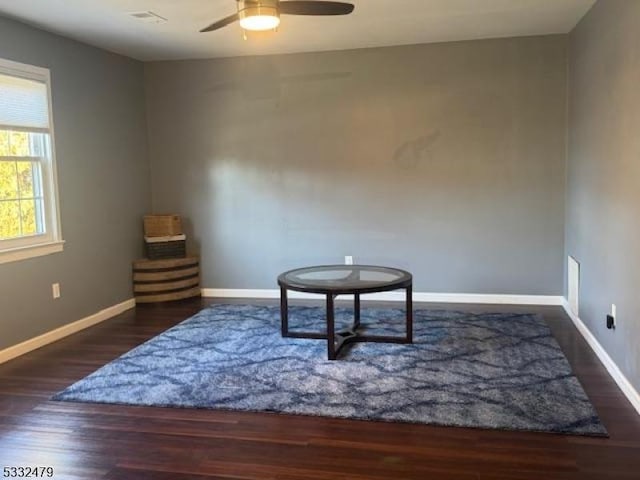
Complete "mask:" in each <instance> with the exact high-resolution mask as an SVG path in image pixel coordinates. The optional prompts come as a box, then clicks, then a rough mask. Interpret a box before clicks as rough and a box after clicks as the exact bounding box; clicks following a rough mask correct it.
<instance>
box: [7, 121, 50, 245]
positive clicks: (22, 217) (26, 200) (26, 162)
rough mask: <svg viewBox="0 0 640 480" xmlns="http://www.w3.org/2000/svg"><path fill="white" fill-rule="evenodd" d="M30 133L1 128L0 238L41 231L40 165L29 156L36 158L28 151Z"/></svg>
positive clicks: (29, 149) (16, 236) (33, 233)
mask: <svg viewBox="0 0 640 480" xmlns="http://www.w3.org/2000/svg"><path fill="white" fill-rule="evenodd" d="M31 135H32V134H29V133H26V132H14V131H8V130H0V240H5V239H11V238H18V237H21V236H27V235H35V234H37V233H40V230H41V228H40V229H39V228H38V227H39V226H38V223H39V219H40V218H42V216H41V213H40V212H41V211H42V196H41V195H38V192H39V191H40V186H39V184H38V182H39V180H38V179H39V168H40V167H39V163H38V159H37V158H33V159H30V158H28V157H36V155H34V153H33V152H32V151H31V143H32V142H30V136H31ZM25 157H26V158H25ZM14 158H15V159H14Z"/></svg>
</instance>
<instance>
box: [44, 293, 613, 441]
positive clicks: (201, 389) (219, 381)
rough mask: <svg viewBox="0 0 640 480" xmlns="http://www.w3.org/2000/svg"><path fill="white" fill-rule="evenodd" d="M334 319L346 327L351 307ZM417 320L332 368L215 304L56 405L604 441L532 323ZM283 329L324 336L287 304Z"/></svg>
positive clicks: (271, 312) (493, 318) (383, 323)
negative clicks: (235, 413)
mask: <svg viewBox="0 0 640 480" xmlns="http://www.w3.org/2000/svg"><path fill="white" fill-rule="evenodd" d="M336 314H337V325H338V324H343V325H344V326H345V327H346V326H347V325H348V324H349V323H350V321H351V316H352V312H351V311H350V310H349V309H337V311H336ZM414 318H415V326H414V340H415V343H414V344H413V345H398V344H384V343H360V344H354V345H352V346H349V347H348V348H349V349H348V350H345V351H344V352H343V354H342V356H341V358H340V359H339V360H337V361H329V360H327V357H326V355H327V351H326V350H327V346H326V341H323V340H308V339H284V338H281V336H280V323H279V322H280V320H279V319H280V316H279V308H278V307H271V306H250V305H215V306H212V307H209V308H207V309H205V310H203V311H202V312H200V313H199V314H197V315H196V316H194V317H192V318H190V319H188V320H186V321H184V322H182V323H181V324H179V325H177V326H175V327H173V328H171V329H170V330H167V331H166V332H164V333H162V334H161V335H159V336H157V337H155V338H153V339H151V340H149V341H148V342H146V343H145V344H143V345H141V346H139V347H137V348H135V349H134V350H131V351H130V352H128V353H127V354H125V355H123V356H122V357H120V358H118V359H116V360H114V361H113V362H111V363H109V364H107V365H106V366H104V367H103V368H101V369H100V370H98V371H96V372H95V373H93V374H92V375H90V376H88V377H86V378H85V379H83V380H81V381H79V382H77V383H76V384H74V385H72V386H71V387H69V388H67V389H66V390H64V391H63V392H61V393H58V394H57V395H56V396H55V397H54V399H55V400H61V401H76V402H97V403H115V404H126V405H150V406H162V407H195V408H211V409H228V410H244V411H261V412H262V411H266V412H282V413H291V414H302V415H319V416H327V417H344V418H353V419H367V420H382V421H394V422H395V421H397V422H412V423H425V424H431V425H455V426H462V427H480V428H496V429H509V430H529V431H540V432H558V433H569V434H577V435H597V436H601V435H606V434H607V433H606V430H605V428H604V426H603V425H602V423H601V422H600V420H599V418H598V415H597V414H596V412H595V410H594V408H593V406H592V405H591V403H590V402H589V399H588V398H587V396H586V394H585V392H584V390H583V389H582V387H581V385H580V383H579V382H578V380H577V378H576V377H575V376H574V375H573V373H572V371H571V367H570V366H569V363H568V362H567V359H566V358H565V356H564V355H563V353H562V351H561V350H560V347H559V346H558V344H557V342H556V341H555V339H554V338H553V336H552V334H551V331H550V330H549V328H548V327H547V325H546V324H545V323H544V321H543V320H542V318H540V317H539V316H536V315H517V314H475V315H474V314H469V313H461V312H450V311H429V310H416V311H415V316H414ZM362 323H363V327H365V330H366V331H367V332H368V333H371V334H381V335H393V334H399V335H402V334H403V332H404V312H403V311H402V310H399V309H398V310H396V309H364V310H363V311H362ZM290 324H291V326H292V330H293V331H295V330H296V329H300V330H311V329H315V330H317V331H322V330H323V329H324V327H325V323H324V310H323V309H321V308H317V307H298V306H295V307H291V308H290Z"/></svg>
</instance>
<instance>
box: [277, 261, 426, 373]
mask: <svg viewBox="0 0 640 480" xmlns="http://www.w3.org/2000/svg"><path fill="white" fill-rule="evenodd" d="M278 285H280V315H281V320H282V336H283V337H289V338H315V339H326V340H327V351H328V358H329V360H335V359H336V358H337V356H338V354H339V353H340V351H341V350H342V348H343V347H344V346H345V345H348V344H350V343H354V342H382V343H412V342H413V299H412V288H413V277H412V276H411V274H410V273H409V272H406V271H404V270H399V269H397V268H389V267H375V266H366V265H323V266H317V267H307V268H299V269H296V270H290V271H288V272H285V273H283V274H281V275H280V276H279V277H278ZM398 289H405V290H406V312H407V313H406V336H404V337H392V336H380V335H366V334H360V333H358V328H359V327H360V295H361V294H364V293H376V292H388V291H391V290H398ZM288 290H295V291H297V292H306V293H319V294H322V295H326V297H327V331H326V333H321V332H291V331H289V305H288V299H287V291H288ZM338 295H353V296H354V320H353V324H352V326H351V328H349V329H347V330H344V331H340V332H336V331H335V312H334V299H335V298H336V297H337V296H338Z"/></svg>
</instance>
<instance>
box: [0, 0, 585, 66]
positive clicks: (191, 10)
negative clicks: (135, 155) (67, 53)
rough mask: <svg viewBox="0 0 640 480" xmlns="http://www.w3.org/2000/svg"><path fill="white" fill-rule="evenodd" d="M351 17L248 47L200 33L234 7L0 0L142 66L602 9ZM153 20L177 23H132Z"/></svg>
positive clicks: (482, 4)
mask: <svg viewBox="0 0 640 480" xmlns="http://www.w3.org/2000/svg"><path fill="white" fill-rule="evenodd" d="M352 3H354V4H355V5H356V9H355V12H354V13H353V14H351V15H348V16H344V17H300V16H283V17H282V23H281V26H280V29H279V31H278V32H277V33H269V34H267V35H259V36H257V37H256V38H249V39H248V40H243V38H242V33H241V29H240V27H239V26H238V25H237V24H233V25H230V26H228V27H226V28H224V29H223V30H220V31H217V32H211V33H206V34H205V33H198V30H200V29H201V28H203V27H205V26H207V25H208V24H210V23H212V22H213V21H215V20H217V19H219V18H221V17H225V16H227V15H230V14H232V13H234V12H235V9H236V6H235V0H0V15H6V16H8V17H12V18H17V19H19V20H22V21H24V22H26V23H29V24H32V25H36V26H38V27H40V28H43V29H45V30H49V31H52V32H56V33H59V34H61V35H64V36H67V37H71V38H74V39H77V40H80V41H83V42H85V43H88V44H91V45H95V46H98V47H102V48H104V49H107V50H111V51H113V52H117V53H121V54H124V55H128V56H130V57H133V58H137V59H139V60H169V59H171V60H173V59H187V58H213V57H228V56H238V55H263V54H272V53H292V52H308V51H322V50H342V49H349V48H363V47H375V46H386V45H408V44H417V43H430V42H443V41H454V40H472V39H479V38H498V37H512V36H526V35H541V34H551V33H567V32H569V31H570V30H571V29H572V28H573V27H574V26H575V25H576V23H577V22H578V21H579V20H580V18H582V16H583V15H584V14H585V13H586V12H587V11H588V10H589V8H590V7H591V6H592V5H593V3H595V0H353V1H352ZM146 10H151V11H153V12H154V13H157V14H158V15H161V16H163V17H165V18H167V19H168V20H169V21H168V22H167V23H164V24H147V23H144V22H142V21H140V20H137V19H134V18H132V17H131V16H129V15H128V13H130V12H137V11H146Z"/></svg>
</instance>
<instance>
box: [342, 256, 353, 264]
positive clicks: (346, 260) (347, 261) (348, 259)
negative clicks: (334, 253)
mask: <svg viewBox="0 0 640 480" xmlns="http://www.w3.org/2000/svg"><path fill="white" fill-rule="evenodd" d="M344 264H345V265H353V257H352V256H351V255H345V257H344Z"/></svg>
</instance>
